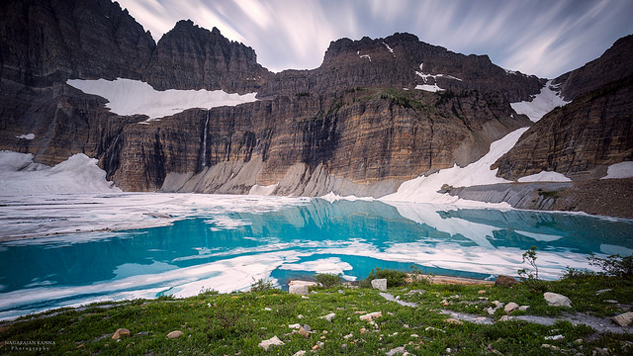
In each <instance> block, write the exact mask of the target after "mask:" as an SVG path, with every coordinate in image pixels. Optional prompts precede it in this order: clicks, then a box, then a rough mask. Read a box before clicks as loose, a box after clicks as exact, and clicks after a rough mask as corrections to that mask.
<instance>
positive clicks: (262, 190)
mask: <svg viewBox="0 0 633 356" xmlns="http://www.w3.org/2000/svg"><path fill="white" fill-rule="evenodd" d="M278 185H279V183H276V184H272V185H257V184H255V185H254V186H252V187H251V190H249V191H248V195H260V196H270V195H273V193H275V189H277V186H278Z"/></svg>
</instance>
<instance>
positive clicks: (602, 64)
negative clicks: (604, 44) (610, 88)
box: [553, 35, 633, 101]
mask: <svg viewBox="0 0 633 356" xmlns="http://www.w3.org/2000/svg"><path fill="white" fill-rule="evenodd" d="M631 57H633V35H629V36H626V37H622V38H620V39H619V40H617V41H616V42H615V43H614V44H613V46H611V48H609V49H608V50H606V51H605V52H604V54H602V56H600V57H599V58H597V59H595V60H593V61H591V62H589V63H587V64H585V65H584V66H582V67H580V68H578V69H575V70H573V71H571V72H568V73H565V74H563V75H561V76H560V77H558V78H556V79H554V81H553V82H554V84H562V86H561V94H562V96H563V98H564V99H565V100H567V101H572V100H574V99H576V98H578V97H580V96H583V95H585V94H587V93H589V92H592V91H594V90H596V89H599V88H600V87H602V86H604V85H606V84H609V83H611V82H615V81H617V80H620V79H622V78H626V77H628V76H630V75H633V61H631Z"/></svg>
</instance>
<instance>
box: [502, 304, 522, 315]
mask: <svg viewBox="0 0 633 356" xmlns="http://www.w3.org/2000/svg"><path fill="white" fill-rule="evenodd" d="M517 309H519V305H518V304H517V303H515V302H510V303H508V304H507V305H506V306H505V308H503V310H504V311H505V312H506V314H510V313H512V312H513V311H515V310H517Z"/></svg>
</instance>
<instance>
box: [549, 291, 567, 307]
mask: <svg viewBox="0 0 633 356" xmlns="http://www.w3.org/2000/svg"><path fill="white" fill-rule="evenodd" d="M543 297H544V298H545V300H546V301H547V304H548V305H550V306H553V307H569V308H571V300H569V298H567V297H566V296H564V295H562V294H556V293H549V292H547V293H544V294H543Z"/></svg>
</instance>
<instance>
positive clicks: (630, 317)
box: [611, 312, 633, 327]
mask: <svg viewBox="0 0 633 356" xmlns="http://www.w3.org/2000/svg"><path fill="white" fill-rule="evenodd" d="M611 320H613V322H614V323H616V324H618V325H620V326H622V327H627V326H629V325H631V323H632V322H633V312H627V313H624V314H620V315H618V316H614V317H613V318H611Z"/></svg>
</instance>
